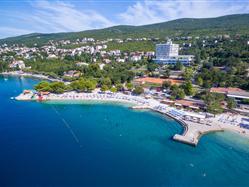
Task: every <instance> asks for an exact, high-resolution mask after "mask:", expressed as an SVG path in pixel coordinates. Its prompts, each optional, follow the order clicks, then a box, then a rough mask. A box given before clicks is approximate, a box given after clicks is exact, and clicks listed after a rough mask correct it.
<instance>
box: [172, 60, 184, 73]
mask: <svg viewBox="0 0 249 187" xmlns="http://www.w3.org/2000/svg"><path fill="white" fill-rule="evenodd" d="M174 69H175V70H178V71H179V70H182V69H183V65H182V63H181V62H180V61H177V62H176V64H175V66H174Z"/></svg>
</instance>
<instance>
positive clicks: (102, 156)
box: [0, 77, 249, 187]
mask: <svg viewBox="0 0 249 187" xmlns="http://www.w3.org/2000/svg"><path fill="white" fill-rule="evenodd" d="M35 83H37V80H32V79H27V78H22V79H21V78H13V77H12V78H11V77H9V78H8V80H7V81H6V80H4V79H3V78H0V114H1V121H0V186H88V187H90V186H188V187H191V186H249V141H248V139H246V138H243V137H240V136H239V135H236V134H233V133H228V132H226V133H214V134H209V135H206V136H204V137H202V139H201V141H200V143H199V144H198V146H197V147H191V146H188V145H184V144H181V143H178V142H174V141H172V140H171V137H172V136H173V135H174V134H175V133H181V131H182V127H181V126H180V125H179V124H178V123H177V122H175V121H173V120H171V119H168V118H166V117H163V116H161V115H159V114H157V113H153V112H148V111H132V110H130V109H129V108H128V107H127V106H122V105H112V104H100V103H99V104H96V103H95V104H91V103H84V104H65V103H53V104H52V103H38V102H20V101H19V102H18V101H14V100H11V99H10V97H12V96H16V95H18V94H19V93H20V92H21V91H22V90H23V89H26V88H32V85H33V84H35Z"/></svg>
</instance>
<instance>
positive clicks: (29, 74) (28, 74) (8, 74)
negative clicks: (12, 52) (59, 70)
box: [0, 71, 66, 83]
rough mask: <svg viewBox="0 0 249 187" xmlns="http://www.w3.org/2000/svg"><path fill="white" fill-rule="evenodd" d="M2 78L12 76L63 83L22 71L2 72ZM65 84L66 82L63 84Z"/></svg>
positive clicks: (59, 80)
mask: <svg viewBox="0 0 249 187" xmlns="http://www.w3.org/2000/svg"><path fill="white" fill-rule="evenodd" d="M0 75H2V76H13V77H29V78H36V79H40V80H48V81H52V82H53V81H57V82H64V81H63V80H61V79H56V78H50V77H48V76H46V75H42V74H33V73H25V72H22V71H10V72H2V73H0ZM65 83H66V82H65Z"/></svg>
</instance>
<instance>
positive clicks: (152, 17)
mask: <svg viewBox="0 0 249 187" xmlns="http://www.w3.org/2000/svg"><path fill="white" fill-rule="evenodd" d="M247 12H249V3H248V2H240V3H236V2H233V3H232V2H226V1H223V2H222V1H208V0H203V1H196V0H190V1H182V0H181V1H171V0H170V1H143V2H136V3H135V4H134V5H132V6H130V7H128V9H127V10H126V11H125V12H123V13H120V14H119V18H120V20H122V22H123V23H124V24H131V25H143V24H150V23H157V22H163V21H168V20H173V19H178V18H204V17H217V16H222V15H228V14H236V13H247Z"/></svg>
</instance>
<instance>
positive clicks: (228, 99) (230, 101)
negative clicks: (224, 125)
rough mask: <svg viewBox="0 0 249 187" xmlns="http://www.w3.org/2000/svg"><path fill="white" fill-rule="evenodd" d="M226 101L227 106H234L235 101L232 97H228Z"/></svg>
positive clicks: (230, 107) (231, 107)
mask: <svg viewBox="0 0 249 187" xmlns="http://www.w3.org/2000/svg"><path fill="white" fill-rule="evenodd" d="M226 101H227V108H229V109H233V108H235V107H236V101H235V99H234V98H230V97H228V98H227V100H226Z"/></svg>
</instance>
